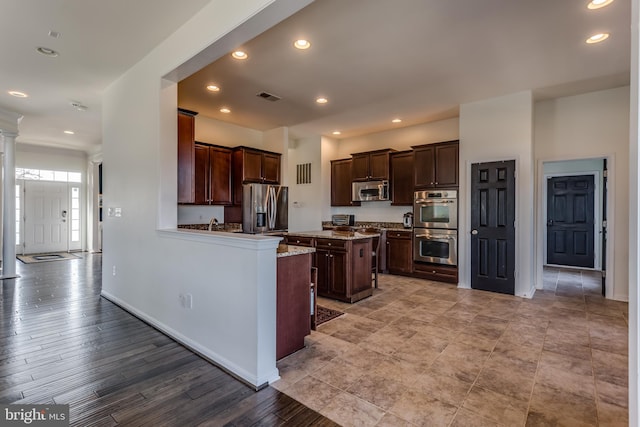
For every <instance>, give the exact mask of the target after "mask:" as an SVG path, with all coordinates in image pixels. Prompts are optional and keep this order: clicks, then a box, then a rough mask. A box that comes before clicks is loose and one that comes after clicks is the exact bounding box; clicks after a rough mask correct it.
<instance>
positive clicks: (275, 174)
mask: <svg viewBox="0 0 640 427" xmlns="http://www.w3.org/2000/svg"><path fill="white" fill-rule="evenodd" d="M262 178H263V179H264V182H265V183H267V184H278V183H280V156H278V155H276V154H270V153H264V155H263V157H262Z"/></svg>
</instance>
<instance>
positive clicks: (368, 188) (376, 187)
mask: <svg viewBox="0 0 640 427" xmlns="http://www.w3.org/2000/svg"><path fill="white" fill-rule="evenodd" d="M351 200H352V201H354V202H374V201H380V200H382V201H384V200H389V181H387V180H382V181H364V182H354V183H352V184H351Z"/></svg>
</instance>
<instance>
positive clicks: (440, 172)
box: [411, 141, 459, 189]
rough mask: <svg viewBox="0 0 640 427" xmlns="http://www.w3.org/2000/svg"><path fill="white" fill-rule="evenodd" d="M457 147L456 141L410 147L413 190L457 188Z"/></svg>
mask: <svg viewBox="0 0 640 427" xmlns="http://www.w3.org/2000/svg"><path fill="white" fill-rule="evenodd" d="M458 147H459V144H458V141H448V142H441V143H437V144H427V145H418V146H415V147H411V148H413V156H414V157H413V159H414V186H415V188H416V189H420V188H445V187H458Z"/></svg>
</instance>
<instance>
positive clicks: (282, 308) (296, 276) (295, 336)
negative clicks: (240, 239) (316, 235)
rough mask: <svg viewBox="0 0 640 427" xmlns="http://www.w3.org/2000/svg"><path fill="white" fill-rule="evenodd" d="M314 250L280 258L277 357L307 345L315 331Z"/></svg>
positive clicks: (278, 264)
mask: <svg viewBox="0 0 640 427" xmlns="http://www.w3.org/2000/svg"><path fill="white" fill-rule="evenodd" d="M310 293H311V253H304V254H299V255H293V256H282V257H280V256H278V258H277V301H276V359H281V358H283V357H285V356H287V355H289V354H291V353H293V352H295V351H297V350H300V349H301V348H303V347H304V337H305V336H307V335H309V334H310V333H311V295H310Z"/></svg>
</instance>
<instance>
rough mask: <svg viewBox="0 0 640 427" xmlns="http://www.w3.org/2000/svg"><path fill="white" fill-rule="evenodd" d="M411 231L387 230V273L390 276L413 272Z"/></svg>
mask: <svg viewBox="0 0 640 427" xmlns="http://www.w3.org/2000/svg"><path fill="white" fill-rule="evenodd" d="M411 233H412V232H411V230H387V243H386V246H387V248H386V249H387V271H388V272H389V273H390V274H411V273H412V272H413V245H412V243H411Z"/></svg>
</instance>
